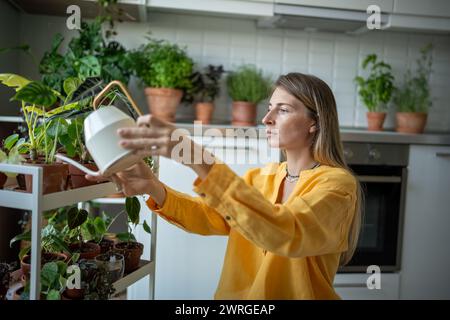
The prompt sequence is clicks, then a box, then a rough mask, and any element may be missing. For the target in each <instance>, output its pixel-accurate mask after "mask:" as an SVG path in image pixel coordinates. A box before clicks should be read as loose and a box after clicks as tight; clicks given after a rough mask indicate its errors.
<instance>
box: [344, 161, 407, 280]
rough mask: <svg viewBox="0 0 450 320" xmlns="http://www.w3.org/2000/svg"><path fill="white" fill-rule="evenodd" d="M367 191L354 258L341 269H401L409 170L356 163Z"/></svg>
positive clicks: (354, 169)
mask: <svg viewBox="0 0 450 320" xmlns="http://www.w3.org/2000/svg"><path fill="white" fill-rule="evenodd" d="M350 167H351V169H352V170H353V171H354V173H355V174H356V175H357V176H358V180H359V181H360V183H361V186H362V189H363V192H364V198H365V199H364V216H363V223H362V230H361V233H360V236H359V241H358V246H357V249H356V251H355V254H354V256H353V258H352V260H351V261H350V262H349V263H348V264H347V265H346V266H344V267H341V268H340V269H339V271H340V272H366V271H367V267H368V266H370V265H377V266H379V267H380V269H381V271H382V272H386V271H396V270H399V269H400V261H399V259H400V239H401V238H400V236H401V232H400V221H401V219H402V212H403V201H404V199H403V198H404V186H405V177H406V169H405V168H404V167H399V166H380V165H376V166H374V165H354V166H350Z"/></svg>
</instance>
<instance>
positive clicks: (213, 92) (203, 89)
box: [191, 65, 224, 124]
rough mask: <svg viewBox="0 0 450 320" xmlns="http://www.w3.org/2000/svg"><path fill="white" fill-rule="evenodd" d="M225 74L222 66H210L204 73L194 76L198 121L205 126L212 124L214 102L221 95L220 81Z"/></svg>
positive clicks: (193, 91) (193, 88) (193, 94)
mask: <svg viewBox="0 0 450 320" xmlns="http://www.w3.org/2000/svg"><path fill="white" fill-rule="evenodd" d="M223 72H224V70H223V67H222V66H221V65H220V66H213V65H208V66H207V67H206V68H205V70H204V72H195V73H194V74H193V76H192V89H191V92H192V93H191V94H192V96H193V100H194V101H195V114H196V120H197V121H201V122H202V123H203V124H209V123H210V122H211V118H212V114H213V112H214V100H215V99H216V97H217V95H218V94H219V90H220V87H219V80H220V78H221V76H222V74H223Z"/></svg>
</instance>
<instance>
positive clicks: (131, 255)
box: [114, 242, 144, 273]
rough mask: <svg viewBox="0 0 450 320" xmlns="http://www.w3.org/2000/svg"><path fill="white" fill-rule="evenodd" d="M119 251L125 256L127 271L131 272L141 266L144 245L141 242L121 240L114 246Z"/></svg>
mask: <svg viewBox="0 0 450 320" xmlns="http://www.w3.org/2000/svg"><path fill="white" fill-rule="evenodd" d="M114 249H115V251H116V252H117V253H120V254H122V255H123V256H124V257H125V273H130V272H132V271H134V270H136V269H137V268H139V262H140V260H141V256H142V253H143V252H144V245H143V244H142V243H139V242H119V243H117V244H116V245H115V246H114Z"/></svg>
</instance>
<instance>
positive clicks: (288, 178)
mask: <svg viewBox="0 0 450 320" xmlns="http://www.w3.org/2000/svg"><path fill="white" fill-rule="evenodd" d="M318 166H320V163H318V162H317V163H316V164H315V165H314V166H313V167H312V168H310V169H309V170H312V169H314V168H317V167H318ZM299 177H300V175H297V176H294V175H292V174H290V173H289V170H288V167H287V164H286V181H287V182H296V181H297V180H298V178H299Z"/></svg>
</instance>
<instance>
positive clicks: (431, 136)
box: [175, 122, 450, 145]
mask: <svg viewBox="0 0 450 320" xmlns="http://www.w3.org/2000/svg"><path fill="white" fill-rule="evenodd" d="M175 125H176V126H177V127H178V128H182V129H186V130H188V131H189V133H190V134H191V135H194V136H198V135H202V134H203V135H207V136H208V135H212V134H214V133H213V132H214V131H215V132H216V134H218V133H219V132H220V133H221V134H223V135H224V136H226V135H228V136H229V135H233V134H234V130H235V129H242V130H243V132H244V133H247V132H249V131H247V130H249V129H251V130H254V133H256V134H257V137H259V138H264V137H265V127H264V126H263V125H260V126H254V127H237V126H232V125H231V124H211V125H202V126H200V125H198V126H195V127H194V124H193V123H184V122H182V123H181V122H179V123H175ZM211 129H214V130H211ZM340 132H341V139H342V141H344V142H370V143H393V144H425V145H450V133H448V132H425V133H423V134H405V133H398V132H395V131H381V132H374V131H367V130H366V129H356V128H344V127H342V128H340Z"/></svg>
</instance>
